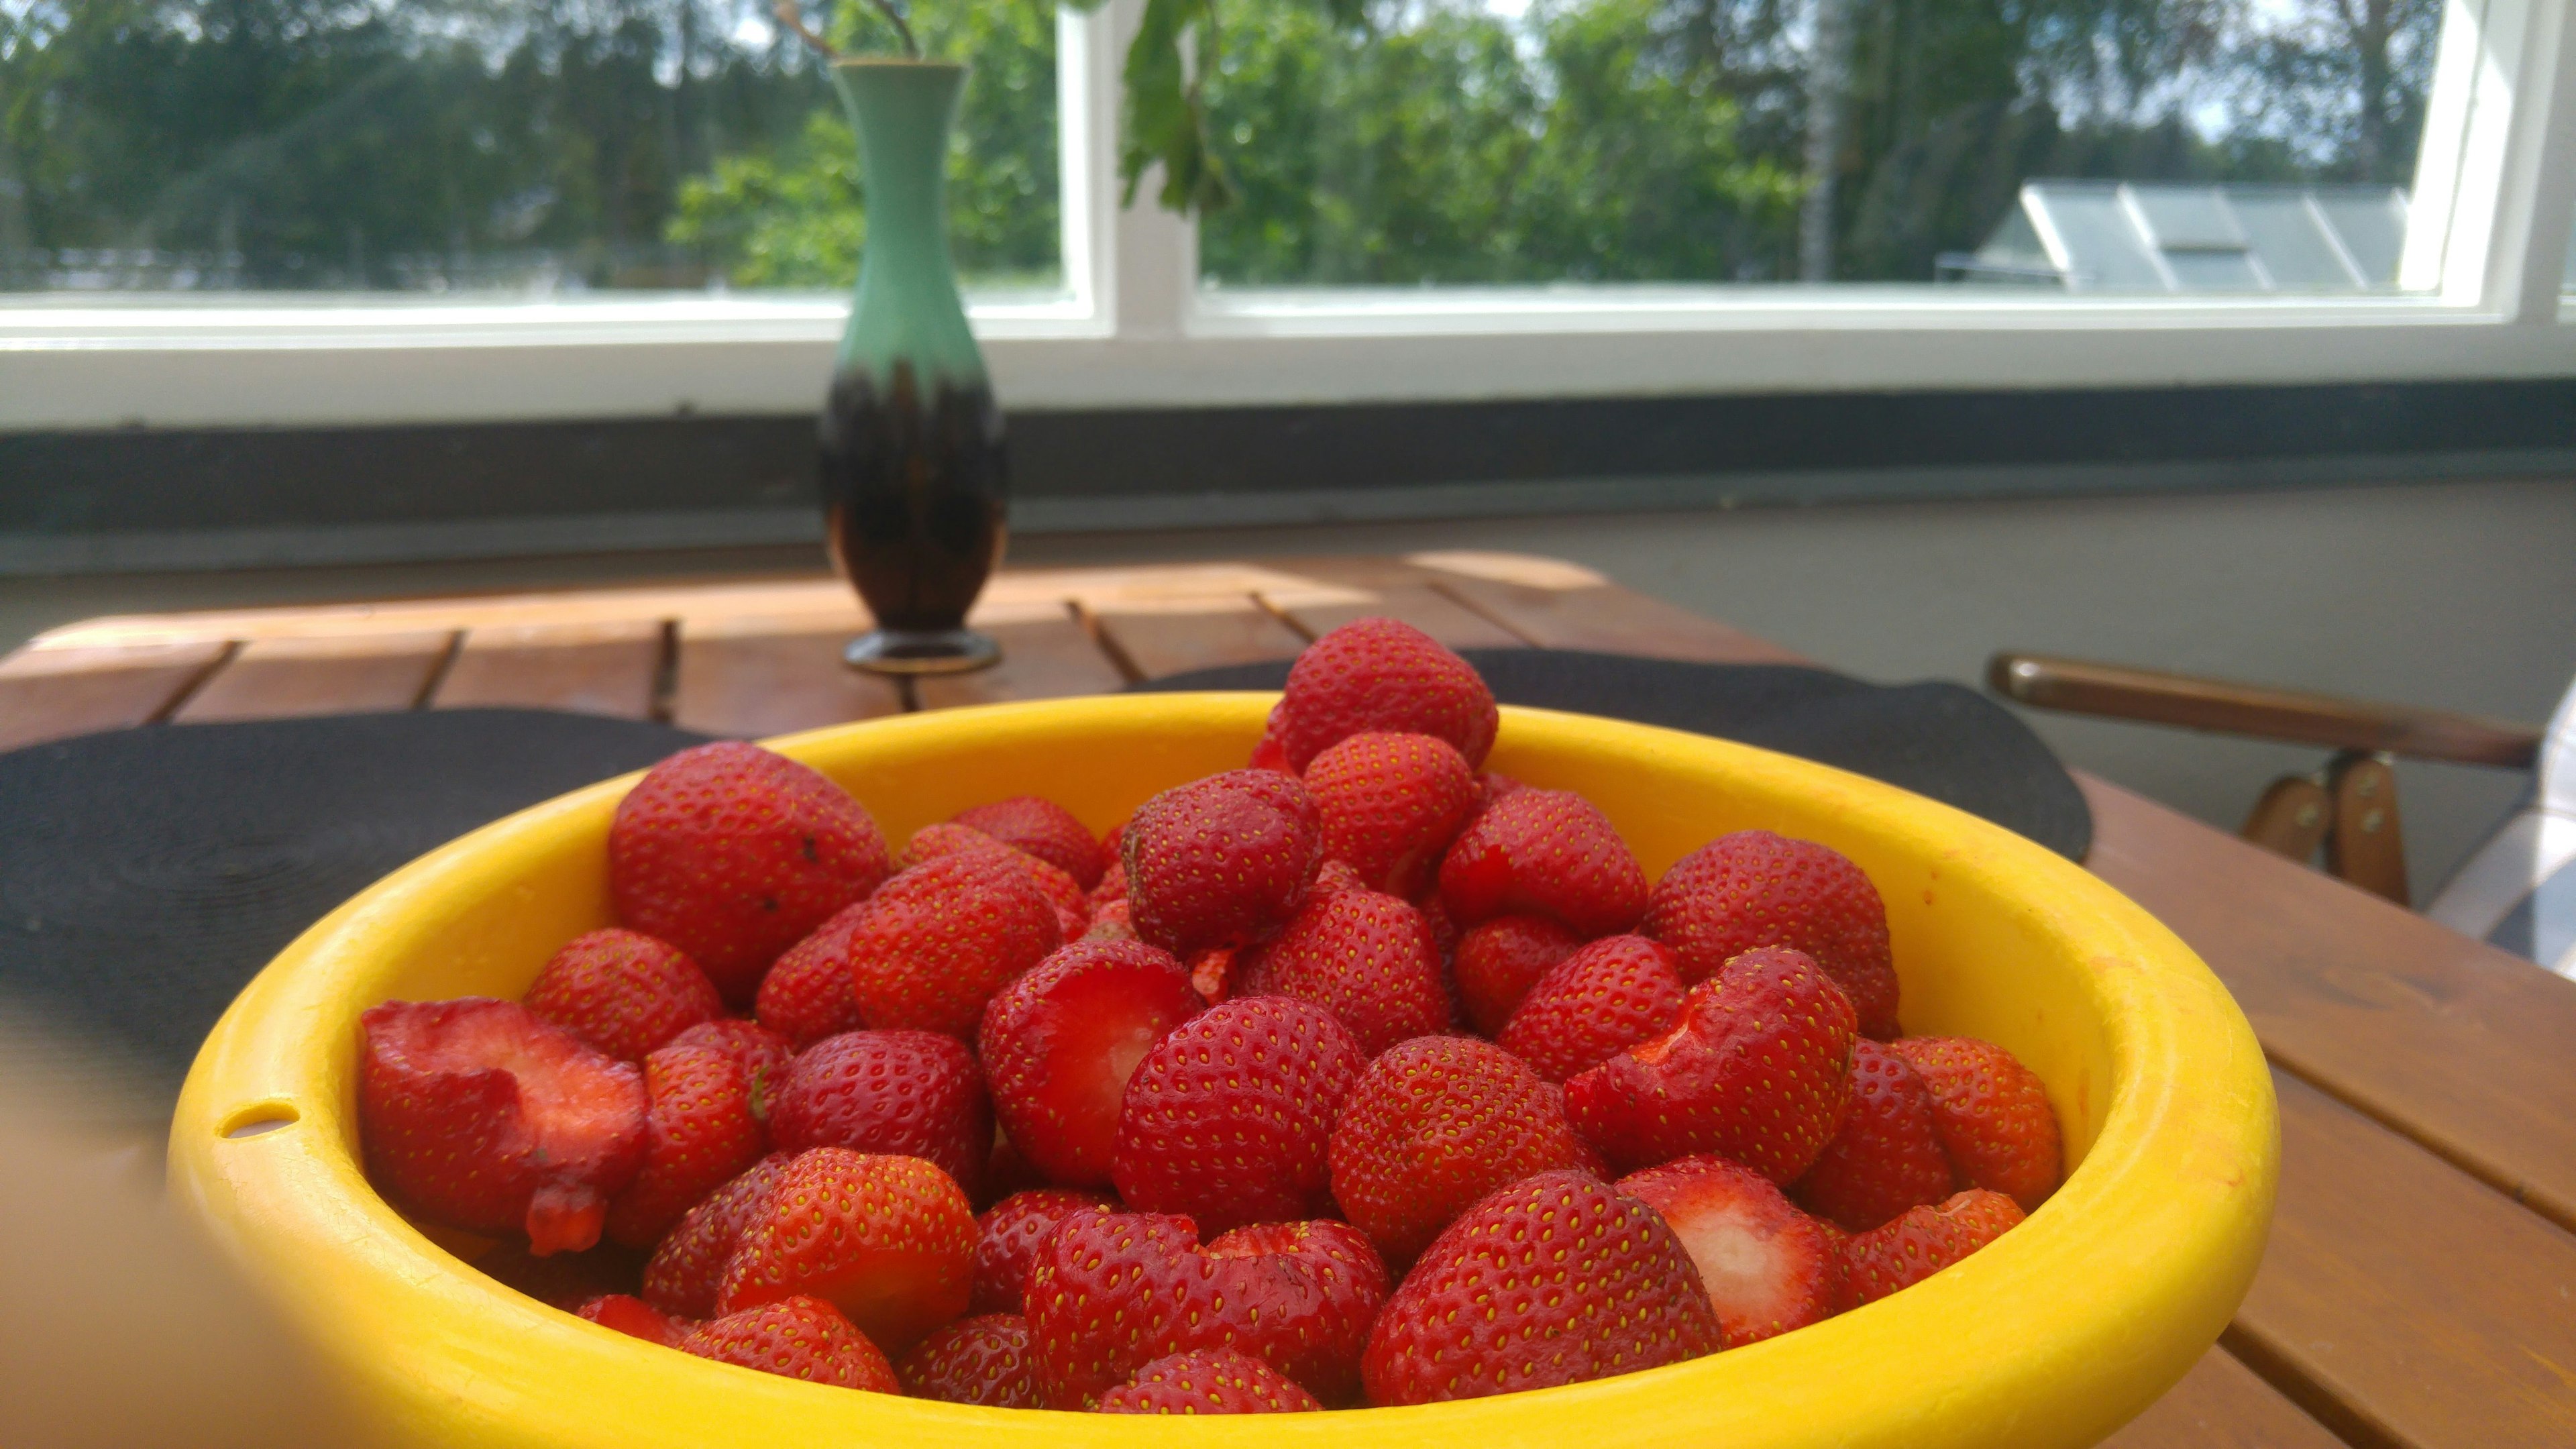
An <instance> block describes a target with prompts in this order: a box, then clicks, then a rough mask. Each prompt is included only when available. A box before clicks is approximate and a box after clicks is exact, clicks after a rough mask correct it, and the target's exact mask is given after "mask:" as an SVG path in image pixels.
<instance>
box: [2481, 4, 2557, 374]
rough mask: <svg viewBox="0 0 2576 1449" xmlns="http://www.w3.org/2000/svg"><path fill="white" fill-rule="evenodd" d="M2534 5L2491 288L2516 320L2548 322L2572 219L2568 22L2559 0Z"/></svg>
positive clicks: (2553, 315) (2554, 317) (2499, 208)
mask: <svg viewBox="0 0 2576 1449" xmlns="http://www.w3.org/2000/svg"><path fill="white" fill-rule="evenodd" d="M2534 8H2535V11H2536V13H2535V14H2534V15H2533V16H2532V19H2531V26H2530V31H2529V33H2528V35H2527V36H2526V38H2525V41H2524V46H2525V55H2524V57H2523V61H2524V64H2523V69H2522V74H2523V77H2524V80H2523V85H2522V88H2521V90H2520V92H2519V93H2518V94H2517V96H2516V105H2515V108H2514V109H2515V111H2516V116H2515V126H2514V132H2515V135H2514V138H2513V143H2512V147H2513V149H2512V154H2511V155H2510V157H2509V158H2508V165H2510V167H2511V168H2512V169H2511V172H2510V176H2509V180H2508V182H2507V185H2506V186H2505V188H2503V191H2502V194H2501V195H2500V196H2499V198H2498V206H2497V213H2498V214H2497V217H2496V231H2497V234H2498V235H2497V242H2496V245H2495V247H2494V254H2493V258H2492V265H2493V266H2494V268H2495V272H2494V278H2495V280H2494V283H2493V286H2492V295H2493V296H2494V297H2495V299H2496V306H2497V308H2498V310H2500V311H2502V312H2503V313H2504V314H2505V315H2507V316H2508V317H2510V318H2512V319H2513V320H2514V321H2516V322H2531V323H2554V322H2556V321H2557V320H2558V294H2559V291H2560V290H2561V288H2562V287H2563V285H2564V279H2565V276H2566V268H2567V237H2568V231H2569V227H2570V224H2571V222H2576V22H2571V20H2570V17H2569V14H2568V7H2567V5H2565V4H2564V3H2557V4H2537V5H2535V7H2534Z"/></svg>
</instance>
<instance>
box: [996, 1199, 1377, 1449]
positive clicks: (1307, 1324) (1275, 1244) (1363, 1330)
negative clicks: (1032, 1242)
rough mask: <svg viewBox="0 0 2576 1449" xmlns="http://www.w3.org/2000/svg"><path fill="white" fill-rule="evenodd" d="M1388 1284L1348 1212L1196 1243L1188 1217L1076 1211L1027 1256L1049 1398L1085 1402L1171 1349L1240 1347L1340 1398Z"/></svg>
mask: <svg viewBox="0 0 2576 1449" xmlns="http://www.w3.org/2000/svg"><path fill="white" fill-rule="evenodd" d="M1386 1290H1387V1278H1386V1268H1385V1265H1384V1264H1382V1263H1380V1262H1379V1261H1378V1258H1377V1254H1376V1253H1375V1252H1374V1251H1372V1250H1371V1249H1370V1247H1369V1244H1368V1239H1367V1238H1365V1237H1363V1236H1362V1235H1361V1234H1360V1232H1359V1231H1358V1230H1357V1229H1356V1228H1353V1227H1352V1226H1351V1225H1350V1224H1348V1223H1341V1222H1331V1221H1315V1222H1300V1223H1264V1224H1262V1225H1260V1226H1258V1227H1251V1228H1245V1229H1242V1230H1240V1231H1237V1232H1232V1233H1228V1234H1226V1235H1224V1236H1222V1237H1220V1238H1217V1239H1216V1240H1214V1241H1213V1242H1210V1243H1208V1244H1206V1245H1205V1246H1204V1247H1202V1246H1201V1245H1200V1243H1199V1236H1198V1230H1197V1227H1196V1226H1195V1225H1194V1224H1192V1223H1191V1222H1190V1220H1189V1219H1187V1218H1184V1217H1171V1216H1166V1215H1163V1214H1159V1213H1107V1212H1099V1213H1079V1214H1076V1215H1075V1216H1073V1217H1071V1218H1068V1219H1066V1221H1065V1222H1064V1224H1063V1225H1062V1226H1061V1227H1059V1228H1058V1229H1057V1230H1056V1231H1055V1232H1054V1233H1052V1234H1050V1235H1049V1236H1048V1237H1047V1239H1046V1241H1045V1242H1043V1243H1041V1244H1040V1245H1039V1247H1038V1251H1037V1256H1036V1258H1035V1259H1034V1260H1033V1261H1032V1262H1031V1263H1030V1265H1029V1281H1028V1305H1029V1333H1030V1337H1031V1339H1032V1340H1033V1341H1034V1343H1035V1344H1036V1351H1037V1361H1038V1380H1039V1385H1040V1388H1041V1391H1042V1392H1043V1393H1044V1395H1045V1397H1046V1401H1047V1403H1048V1405H1049V1406H1050V1407H1052V1408H1060V1409H1072V1408H1083V1407H1087V1406H1089V1405H1091V1404H1093V1403H1094V1402H1096V1401H1097V1400H1098V1399H1099V1397H1100V1395H1101V1394H1102V1393H1103V1392H1105V1391H1106V1390H1108V1389H1110V1388H1111V1387H1113V1386H1115V1385H1117V1384H1118V1383H1120V1382H1122V1381H1124V1380H1126V1379H1128V1378H1130V1377H1132V1376H1133V1375H1134V1374H1135V1373H1136V1372H1137V1371H1138V1370H1139V1369H1141V1368H1142V1367H1143V1366H1144V1365H1146V1364H1147V1363H1150V1362H1152V1361H1153V1360H1155V1359H1157V1358H1161V1357H1162V1356H1164V1355H1166V1354H1171V1353H1179V1352H1184V1351H1186V1350H1190V1349H1203V1348H1232V1349H1236V1350H1238V1351H1240V1352H1243V1353H1246V1354H1249V1355H1251V1356H1253V1357H1255V1358H1258V1359H1261V1360H1262V1361H1263V1362H1265V1363H1267V1364H1269V1365H1270V1366H1271V1367H1272V1368H1274V1369H1277V1370H1278V1371H1279V1372H1280V1373H1282V1374H1284V1375H1286V1376H1287V1377H1288V1378H1290V1379H1292V1380H1294V1381H1295V1382H1297V1383H1298V1384H1300V1385H1301V1386H1303V1387H1304V1388H1305V1389H1306V1390H1307V1392H1309V1393H1311V1394H1313V1395H1314V1396H1315V1397H1316V1398H1318V1399H1320V1400H1323V1401H1324V1402H1326V1403H1333V1402H1339V1401H1342V1400H1345V1399H1347V1398H1349V1397H1350V1396H1351V1394H1352V1393H1353V1391H1355V1390H1356V1389H1357V1388H1358V1386H1359V1359H1360V1347H1361V1345H1362V1344H1363V1343H1364V1342H1365V1341H1366V1340H1367V1337H1368V1329H1369V1322H1370V1320H1371V1319H1373V1318H1374V1317H1375V1316H1376V1315H1377V1311H1378V1309H1379V1307H1380V1306H1381V1305H1383V1304H1384V1303H1385V1302H1386Z"/></svg>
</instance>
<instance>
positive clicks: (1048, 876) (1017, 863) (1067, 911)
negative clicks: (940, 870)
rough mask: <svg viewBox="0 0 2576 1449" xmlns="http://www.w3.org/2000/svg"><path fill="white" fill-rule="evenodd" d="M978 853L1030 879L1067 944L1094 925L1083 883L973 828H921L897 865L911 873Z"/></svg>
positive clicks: (1085, 838) (953, 824)
mask: <svg viewBox="0 0 2576 1449" xmlns="http://www.w3.org/2000/svg"><path fill="white" fill-rule="evenodd" d="M1082 838H1083V840H1084V841H1086V842H1088V841H1089V840H1090V839H1091V837H1090V836H1088V835H1085V836H1083V837H1082ZM978 851H980V852H984V853H987V854H991V855H995V856H998V857H999V858H1001V859H1003V860H1007V861H1009V862H1010V863H1011V864H1012V866H1013V867H1014V868H1016V869H1018V870H1019V871H1020V872H1021V873H1022V874H1024V875H1026V876H1027V877H1028V878H1029V884H1031V885H1033V886H1036V887H1037V888H1038V893H1039V894H1041V895H1043V896H1045V897H1046V898H1047V903H1048V904H1049V905H1052V906H1054V907H1055V916H1056V926H1057V929H1058V930H1060V931H1061V932H1063V934H1064V938H1065V939H1066V940H1068V941H1070V940H1072V939H1074V938H1075V937H1077V936H1080V935H1081V934H1082V932H1083V928H1084V927H1086V926H1088V925H1089V924H1090V923H1091V897H1090V896H1089V895H1088V894H1086V893H1085V892H1084V890H1083V888H1082V884H1081V882H1079V881H1077V880H1075V879H1074V878H1073V877H1072V876H1070V875H1067V874H1066V873H1065V872H1064V871H1063V870H1061V869H1059V868H1058V867H1057V866H1055V865H1054V864H1053V863H1051V862H1049V861H1046V860H1042V859H1040V858H1038V857H1037V856H1034V855H1031V854H1029V853H1028V852H1026V851H1023V850H1019V849H1016V848H1014V847H1012V846H1010V845H1007V844H1005V843H1003V842H1002V841H999V840H995V839H994V838H993V837H991V836H989V835H986V834H985V833H984V832H982V831H980V830H977V829H975V828H974V827H973V826H971V825H959V824H955V823H953V822H952V823H950V824H946V825H925V826H923V827H921V828H920V829H919V830H916V831H914V832H913V835H912V842H911V843H910V844H908V845H906V846H905V847H904V849H903V854H902V855H901V856H899V857H897V858H896V863H897V865H898V866H899V868H900V869H902V870H910V869H911V868H912V867H914V866H916V865H919V864H921V863H922V862H923V861H926V860H937V859H938V858H939V857H941V856H943V855H963V854H967V853H970V852H978Z"/></svg>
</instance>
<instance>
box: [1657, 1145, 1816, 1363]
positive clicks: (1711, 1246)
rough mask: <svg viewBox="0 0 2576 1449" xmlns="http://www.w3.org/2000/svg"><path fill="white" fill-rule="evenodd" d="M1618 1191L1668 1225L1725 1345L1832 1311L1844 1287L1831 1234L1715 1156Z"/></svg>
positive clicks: (1690, 1160) (1756, 1176)
mask: <svg viewBox="0 0 2576 1449" xmlns="http://www.w3.org/2000/svg"><path fill="white" fill-rule="evenodd" d="M1618 1187H1619V1190H1620V1191H1621V1192H1624V1193H1627V1194H1629V1195H1630V1196H1632V1197H1634V1198H1636V1199H1637V1200H1638V1201H1640V1202H1643V1203H1644V1204H1646V1205H1647V1206H1648V1207H1651V1208H1653V1209H1654V1210H1655V1211H1656V1212H1658V1213H1661V1214H1663V1218H1664V1221H1665V1222H1666V1223H1669V1224H1671V1226H1672V1230H1673V1234H1674V1236H1676V1237H1678V1238H1680V1239H1681V1241H1682V1247H1683V1248H1684V1249H1686V1250H1688V1251H1689V1253H1690V1255H1691V1261H1692V1262H1693V1263H1695V1264H1697V1265H1698V1267H1699V1281H1700V1286H1701V1287H1703V1288H1706V1289H1707V1290H1708V1301H1709V1306H1711V1307H1712V1308H1715V1309H1716V1310H1717V1322H1718V1326H1719V1327H1721V1328H1723V1329H1725V1330H1726V1346H1727V1347H1729V1348H1741V1347H1743V1346H1744V1345H1745V1344H1748V1343H1756V1342H1759V1341H1760V1340H1762V1339H1766V1338H1770V1337H1772V1336H1774V1335H1776V1334H1782V1333H1787V1332H1788V1331H1789V1330H1790V1329H1793V1328H1804V1327H1806V1326H1807V1325H1808V1324H1810V1323H1821V1322H1823V1321H1824V1320H1825V1319H1828V1318H1831V1317H1832V1316H1833V1314H1834V1304H1835V1302H1836V1300H1837V1298H1838V1297H1839V1295H1840V1293H1841V1289H1842V1259H1841V1257H1840V1256H1839V1254H1837V1252H1836V1251H1835V1248H1834V1242H1833V1239H1832V1238H1830V1237H1828V1236H1827V1235H1826V1233H1825V1230H1824V1229H1823V1228H1821V1227H1819V1226H1818V1225H1817V1223H1816V1220H1815V1219H1814V1218H1811V1217H1809V1216H1807V1215H1806V1214H1805V1213H1802V1212H1800V1211H1798V1210H1797V1208H1795V1207H1794V1206H1792V1205H1791V1204H1790V1202H1789V1200H1788V1199H1787V1198H1785V1197H1782V1196H1781V1195H1780V1189H1778V1188H1777V1187H1774V1186H1772V1185H1771V1180H1770V1179H1769V1178H1767V1177H1764V1176H1763V1175H1762V1174H1760V1173H1758V1172H1755V1171H1754V1170H1753V1169H1751V1168H1749V1167H1744V1166H1741V1165H1739V1164H1737V1163H1733V1162H1729V1161H1727V1160H1726V1159H1725V1158H1723V1157H1705V1156H1701V1157H1684V1158H1681V1159H1679V1160H1678V1161H1673V1162H1667V1163H1665V1164H1664V1165H1663V1166H1661V1167H1650V1168H1647V1169H1646V1170H1645V1171H1643V1172H1639V1173H1632V1174H1630V1175H1629V1176H1627V1177H1623V1178H1621V1179H1619V1183H1618Z"/></svg>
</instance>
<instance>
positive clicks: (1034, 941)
mask: <svg viewBox="0 0 2576 1449" xmlns="http://www.w3.org/2000/svg"><path fill="white" fill-rule="evenodd" d="M1062 943H1063V933H1062V928H1061V927H1059V926H1058V925H1057V923H1056V914H1055V908H1054V907H1053V906H1051V905H1049V904H1048V903H1047V899H1046V897H1045V896H1043V895H1041V894H1039V893H1038V889H1037V887H1036V886H1033V885H1031V884H1030V883H1029V878H1028V876H1027V875H1026V874H1024V873H1022V872H1021V871H1020V870H1018V869H1017V868H1015V867H1014V866H1012V865H1011V864H1010V863H1009V862H1007V861H1003V860H1001V859H999V858H998V857H996V856H990V855H983V854H976V853H969V854H965V855H944V856H941V857H940V858H938V859H937V860H932V861H927V862H925V863H923V864H921V865H917V866H915V867H913V868H912V869H910V870H908V871H905V872H904V873H903V874H901V875H899V876H896V877H895V878H894V879H892V880H890V881H887V882H886V883H885V885H884V887H883V888H881V889H880V890H878V892H877V893H876V894H875V895H873V896H870V897H869V898H868V901H867V904H866V906H865V907H864V908H863V909H862V910H861V912H860V915H859V919H858V920H857V921H856V922H855V923H853V924H852V926H851V928H850V935H849V963H850V994H851V996H852V997H853V998H854V999H855V1000H856V1001H857V1002H858V1004H859V1015H860V1017H861V1018H862V1019H864V1020H865V1021H866V1022H867V1024H868V1025H870V1026H872V1027H877V1028H880V1029H887V1030H892V1029H897V1028H907V1027H908V1028H913V1029H916V1030H920V1031H944V1032H946V1033H948V1034H949V1035H950V1036H954V1037H961V1038H962V1037H969V1036H972V1035H974V1033H975V1024H976V1023H977V1021H979V1020H980V1019H981V1018H982V1017H983V1014H984V1003H985V1002H986V1001H989V1000H991V999H992V996H993V993H994V992H996V991H999V990H1001V989H1002V988H1003V987H1004V986H1006V985H1008V984H1009V983H1010V981H1011V978H1013V977H1015V976H1017V975H1019V974H1020V973H1021V972H1023V971H1026V970H1028V969H1029V968H1030V967H1032V966H1035V965H1036V964H1038V962H1039V961H1040V960H1042V959H1044V958H1045V956H1046V954H1047V953H1048V952H1050V951H1053V950H1054V949H1055V948H1056V947H1057V946H1058V945H1061V944H1062Z"/></svg>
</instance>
